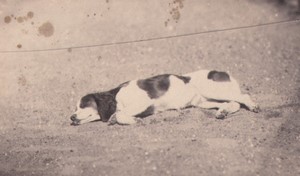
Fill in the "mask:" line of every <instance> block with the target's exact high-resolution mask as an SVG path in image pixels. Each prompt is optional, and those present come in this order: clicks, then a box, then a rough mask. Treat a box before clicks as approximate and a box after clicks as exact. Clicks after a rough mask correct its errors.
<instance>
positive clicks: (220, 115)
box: [216, 109, 228, 119]
mask: <svg viewBox="0 0 300 176" xmlns="http://www.w3.org/2000/svg"><path fill="white" fill-rule="evenodd" d="M227 115H228V112H227V111H226V110H225V109H223V110H221V111H217V114H216V118H217V119H224V118H225V117H226V116H227Z"/></svg>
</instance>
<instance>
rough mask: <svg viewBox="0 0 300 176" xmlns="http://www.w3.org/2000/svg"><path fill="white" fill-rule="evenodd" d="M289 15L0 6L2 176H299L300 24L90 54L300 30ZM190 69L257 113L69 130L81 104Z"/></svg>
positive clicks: (213, 7) (209, 4)
mask: <svg viewBox="0 0 300 176" xmlns="http://www.w3.org/2000/svg"><path fill="white" fill-rule="evenodd" d="M45 2H46V3H45ZM150 2H151V3H150ZM296 7H297V4H296V1H295V0H289V1H286V3H284V4H279V3H278V2H275V1H272V0H261V1H260V0H245V1H240V0H228V1H226V2H225V1H224V2H223V1H217V0H215V1H211V0H201V1H199V0H175V1H174V0H168V1H166V2H164V3H163V2H162V1H158V0H154V1H140V0H132V1H129V0H128V1H114V0H103V1H96V0H90V1H81V2H80V1H76V2H75V1H55V0H54V1H34V0H32V1H22V2H21V1H8V0H0V17H1V19H2V20H1V21H0V41H1V43H0V50H1V51H0V96H1V99H0V112H1V113H0V175H1V176H2V175H3V176H15V175H26V176H27V175H36V176H40V175H45V176H54V175H55V176H57V175H63V176H68V175H91V176H93V175H95V176H96V175H189V176H190V175H209V176H211V175H228V176H237V175H243V176H248V175H249V176H253V175H261V176H263V175H290V176H294V175H300V119H299V118H300V117H299V114H300V76H299V75H300V70H299V69H300V23H299V21H298V22H289V23H281V24H274V25H268V26H261V27H252V28H243V29H236V30H229V31H223V32H212V33H205V34H201V35H191V36H184V37H175V38H167V39H160V40H151V41H144V42H137V43H126V44H120V45H107V46H98V47H97V46H93V45H97V44H101V43H112V42H120V41H132V40H144V39H149V38H157V37H163V36H173V35H181V34H189V33H195V32H201V31H209V30H216V29H227V28H235V27H239V26H249V25H256V24H262V23H269V22H274V21H282V20H287V19H296V18H299V15H298V14H297V13H296V12H295V11H296ZM87 45H88V46H89V47H78V46H87ZM55 48H58V50H52V49H55ZM44 49H46V50H44ZM29 50H34V51H29ZM39 50H44V51H39ZM8 51H9V52H8ZM20 51H25V52H20ZM197 69H217V70H224V71H228V72H229V73H231V74H232V75H233V76H234V77H235V78H236V79H237V80H238V81H239V83H240V85H241V89H242V91H243V92H244V93H249V94H250V95H251V97H252V98H253V100H254V101H255V102H257V103H258V104H259V105H260V107H261V109H262V111H261V112H260V113H258V114H255V113H252V112H249V111H247V110H245V109H241V110H240V111H239V112H237V113H235V114H233V115H231V116H229V117H228V118H226V119H224V120H217V119H215V118H214V117H213V116H214V113H215V111H214V110H203V109H197V108H189V109H185V110H182V111H167V112H164V113H160V114H157V115H152V116H150V117H147V118H146V119H143V121H142V124H137V125H132V126H118V125H114V126H108V125H107V124H106V123H102V122H95V123H89V124H85V125H82V126H76V127H74V126H70V119H69V116H70V115H71V114H72V112H73V110H74V109H75V105H76V102H77V100H78V99H79V98H80V97H81V96H82V95H84V94H86V93H90V92H94V91H103V90H108V89H110V88H113V87H115V86H117V85H118V84H120V83H122V82H124V81H127V80H132V79H136V78H144V77H147V76H151V75H157V74H160V73H176V74H183V73H187V72H192V71H195V70H197Z"/></svg>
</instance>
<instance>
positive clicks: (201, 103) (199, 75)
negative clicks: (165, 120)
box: [110, 70, 258, 124]
mask: <svg viewBox="0 0 300 176" xmlns="http://www.w3.org/2000/svg"><path fill="white" fill-rule="evenodd" d="M208 73H209V70H200V71H197V72H193V73H189V74H186V75H184V76H188V77H191V80H190V82H189V83H187V84H185V83H184V82H183V81H182V80H181V79H179V78H177V77H176V76H172V75H171V76H170V86H169V89H168V91H167V92H166V93H165V94H164V95H163V96H161V97H159V98H157V99H151V98H150V97H149V96H148V95H147V92H146V91H144V90H142V89H140V88H139V87H138V85H137V80H134V81H131V82H129V84H128V85H127V86H126V87H124V88H122V89H121V90H120V91H119V93H118V94H117V97H116V100H117V102H118V103H117V111H116V113H115V114H114V115H113V118H112V119H111V120H110V121H114V120H115V121H117V122H118V123H120V124H134V123H135V122H136V120H135V117H134V115H137V114H138V113H141V112H143V111H144V110H145V109H147V108H148V107H149V106H154V108H155V112H162V111H165V110H169V109H181V108H185V107H187V106H195V107H200V108H207V109H210V108H217V109H218V111H217V113H216V117H217V118H223V117H225V116H226V115H228V114H230V113H234V112H236V111H238V110H239V109H240V104H244V105H245V106H246V107H248V108H249V109H250V110H252V111H254V112H256V111H258V106H257V105H256V104H255V103H254V102H253V101H252V100H251V99H250V96H249V95H247V94H241V91H240V87H239V85H238V83H237V81H236V80H235V79H234V78H233V77H231V76H230V80H231V81H229V82H216V81H213V80H210V79H207V75H208ZM213 100H215V101H213ZM216 100H217V101H224V102H216Z"/></svg>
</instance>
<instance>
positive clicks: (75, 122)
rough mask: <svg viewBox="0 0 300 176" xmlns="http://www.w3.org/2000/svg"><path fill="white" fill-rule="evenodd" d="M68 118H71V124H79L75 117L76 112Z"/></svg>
mask: <svg viewBox="0 0 300 176" xmlns="http://www.w3.org/2000/svg"><path fill="white" fill-rule="evenodd" d="M70 119H71V120H72V123H71V125H74V126H75V125H79V122H80V120H78V119H77V115H76V114H73V115H72V116H71V117H70Z"/></svg>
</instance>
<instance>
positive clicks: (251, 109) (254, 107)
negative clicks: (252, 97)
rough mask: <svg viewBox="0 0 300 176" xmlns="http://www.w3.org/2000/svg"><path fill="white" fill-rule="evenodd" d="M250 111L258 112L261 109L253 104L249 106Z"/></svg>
mask: <svg viewBox="0 0 300 176" xmlns="http://www.w3.org/2000/svg"><path fill="white" fill-rule="evenodd" d="M250 111H252V112H255V113H259V112H260V111H261V109H260V107H259V106H258V105H254V106H253V107H251V108H250Z"/></svg>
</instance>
